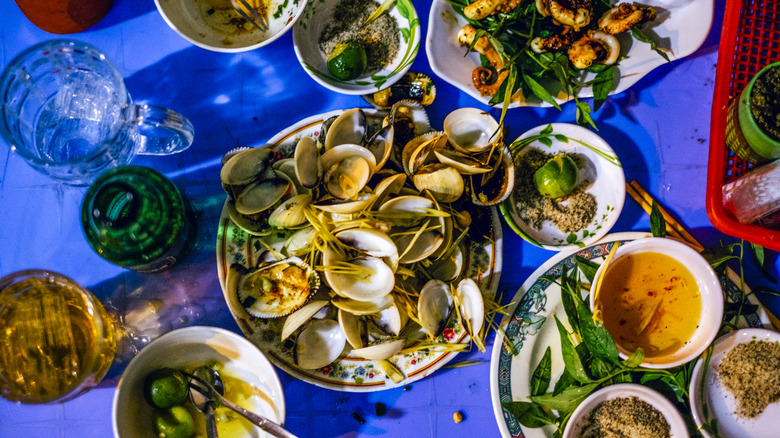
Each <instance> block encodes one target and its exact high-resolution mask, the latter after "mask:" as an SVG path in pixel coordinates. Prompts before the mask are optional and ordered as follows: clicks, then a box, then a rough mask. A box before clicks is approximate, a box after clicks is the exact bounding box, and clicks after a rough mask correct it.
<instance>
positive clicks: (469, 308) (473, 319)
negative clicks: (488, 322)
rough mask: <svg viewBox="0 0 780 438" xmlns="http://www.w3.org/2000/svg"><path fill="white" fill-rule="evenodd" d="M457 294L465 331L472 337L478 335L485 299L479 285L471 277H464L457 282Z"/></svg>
mask: <svg viewBox="0 0 780 438" xmlns="http://www.w3.org/2000/svg"><path fill="white" fill-rule="evenodd" d="M457 295H458V301H459V305H458V309H459V311H460V315H461V318H462V319H463V320H464V322H465V324H464V325H465V326H466V331H468V333H469V335H471V336H472V337H475V336H479V332H480V331H482V326H483V325H484V323H485V301H484V299H483V298H482V292H481V291H480V289H479V286H478V285H477V283H476V282H475V281H474V280H472V279H471V278H464V279H463V280H461V281H460V283H458V288H457Z"/></svg>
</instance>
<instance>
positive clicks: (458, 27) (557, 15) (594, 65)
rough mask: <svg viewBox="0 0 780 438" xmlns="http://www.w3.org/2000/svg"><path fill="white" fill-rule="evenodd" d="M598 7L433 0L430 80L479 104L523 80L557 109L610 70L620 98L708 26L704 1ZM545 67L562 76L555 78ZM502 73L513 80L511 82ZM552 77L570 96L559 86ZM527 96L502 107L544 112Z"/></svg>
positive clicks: (581, 0) (683, 51)
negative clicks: (529, 81) (437, 80)
mask: <svg viewBox="0 0 780 438" xmlns="http://www.w3.org/2000/svg"><path fill="white" fill-rule="evenodd" d="M607 1H608V3H611V4H605V3H604V2H597V1H595V0H535V1H534V2H523V1H520V0H476V1H472V0H449V1H447V0H433V3H432V5H431V9H430V16H429V24H428V34H427V37H426V51H427V56H428V60H429V62H430V65H431V68H432V70H433V71H434V73H435V74H436V75H438V76H439V77H441V78H442V79H444V80H445V81H447V82H449V83H450V84H452V85H454V86H456V87H458V88H459V89H461V90H463V91H464V92H466V93H468V94H469V95H471V96H473V97H474V98H476V99H477V100H479V101H481V102H483V103H485V104H487V105H490V102H491V99H493V96H494V95H496V94H497V93H499V94H498V97H501V96H502V95H503V93H504V91H503V90H504V89H505V88H506V85H507V83H508V82H507V83H505V81H508V79H507V78H510V79H509V80H514V82H515V83H517V81H518V80H523V75H526V77H530V78H531V79H532V80H533V81H535V82H537V83H538V85H541V86H542V87H544V89H545V90H546V91H547V92H548V93H549V95H550V96H551V97H552V99H554V100H555V101H556V102H557V103H558V104H560V103H564V102H567V101H569V100H572V99H574V98H575V97H577V98H578V99H584V98H589V97H593V96H594V89H593V83H594V82H597V81H594V80H596V78H597V75H598V72H600V71H603V70H605V68H606V67H608V66H614V67H616V68H615V69H613V70H614V72H615V73H614V74H613V75H612V77H613V80H612V83H611V86H610V91H609V94H617V93H621V92H623V91H625V90H626V89H628V88H629V87H631V86H632V85H634V84H635V83H636V82H637V81H639V80H640V79H641V78H642V77H643V76H644V75H646V74H647V73H649V72H650V71H652V70H653V69H654V68H656V67H658V66H660V65H663V64H664V63H666V62H671V61H674V60H677V59H681V58H684V57H686V56H688V55H690V54H691V53H693V52H695V51H696V50H697V49H698V48H699V47H701V45H702V44H703V43H704V40H705V39H706V37H707V34H708V33H709V31H710V28H711V26H712V19H713V8H714V2H713V0H647V3H642V4H640V3H630V2H619V1H615V0H607ZM637 38H639V39H637ZM667 58H668V61H667ZM551 59H554V60H555V62H556V63H557V65H561V66H563V69H562V70H560V71H558V72H556V68H555V67H554V66H552V64H550V60H551ZM511 64H514V67H513V68H514V72H516V74H517V76H519V79H518V78H517V76H516V77H515V78H514V79H511V78H512V75H510V70H511V69H510V67H511ZM542 65H544V67H542ZM541 70H549V71H548V72H547V73H545V74H540V71H541ZM561 71H563V75H564V76H565V80H564V81H563V82H569V83H570V84H572V86H571V87H566V86H564V85H562V80H561ZM502 85H503V87H504V88H502ZM608 86H609V85H608ZM597 87H598V85H597ZM602 87H603V86H602ZM530 88H531V87H530V85H527V84H524V86H523V87H521V88H520V89H519V90H517V91H516V92H515V93H514V94H513V95H512V97H511V100H510V103H509V108H516V107H520V106H533V107H546V106H551V103H550V102H547V101H544V100H542V99H540V98H539V97H538V96H537V93H533V92H531V90H530ZM501 101H503V99H493V104H497V105H499V106H500V105H501Z"/></svg>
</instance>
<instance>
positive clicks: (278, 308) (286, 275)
mask: <svg viewBox="0 0 780 438" xmlns="http://www.w3.org/2000/svg"><path fill="white" fill-rule="evenodd" d="M319 286H320V277H319V275H318V274H317V272H316V271H314V269H312V268H311V267H310V266H309V265H308V264H306V263H305V262H304V261H303V260H301V259H299V258H297V257H290V258H288V259H285V260H281V261H278V262H275V263H270V264H267V265H264V266H261V267H258V268H254V269H250V270H249V271H247V272H246V273H245V274H244V275H242V276H241V278H240V279H239V280H238V282H237V284H236V291H235V293H236V295H237V296H238V301H239V303H241V306H242V307H243V308H244V309H245V310H246V312H247V313H249V314H250V315H252V316H254V317H257V318H278V317H280V316H286V315H289V314H290V313H292V312H294V311H295V310H298V309H299V308H301V307H302V306H303V305H304V304H306V302H307V301H308V300H309V298H311V296H312V295H313V294H314V293H315V292H316V291H317V290H318V289H319Z"/></svg>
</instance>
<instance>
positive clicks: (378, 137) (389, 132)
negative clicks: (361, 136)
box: [366, 125, 395, 169]
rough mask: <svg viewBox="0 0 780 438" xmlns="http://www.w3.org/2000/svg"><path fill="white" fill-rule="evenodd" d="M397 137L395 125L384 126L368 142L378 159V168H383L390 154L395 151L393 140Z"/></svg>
mask: <svg viewBox="0 0 780 438" xmlns="http://www.w3.org/2000/svg"><path fill="white" fill-rule="evenodd" d="M394 139H395V128H393V125H386V126H383V127H382V128H381V129H379V131H377V132H376V133H375V134H374V135H373V136H372V137H371V138H370V139H369V140H368V142H366V149H368V150H369V151H370V152H371V153H372V154H373V155H374V158H375V159H376V169H381V168H382V167H383V166H384V165H385V163H386V162H387V160H388V159H389V158H390V154H391V152H392V151H393V140H394Z"/></svg>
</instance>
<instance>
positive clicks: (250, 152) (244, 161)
mask: <svg viewBox="0 0 780 438" xmlns="http://www.w3.org/2000/svg"><path fill="white" fill-rule="evenodd" d="M271 156H272V153H271V148H249V149H245V150H243V151H240V152H238V153H236V154H234V155H232V156H231V157H230V158H228V159H227V161H226V162H225V164H224V165H223V166H222V170H220V172H219V178H220V179H221V180H222V184H224V185H226V186H237V185H239V186H240V185H247V184H249V183H251V182H252V181H254V180H255V179H256V178H257V176H258V175H260V174H262V173H263V172H264V171H265V169H266V168H267V167H268V166H269V165H270V164H271Z"/></svg>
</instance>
